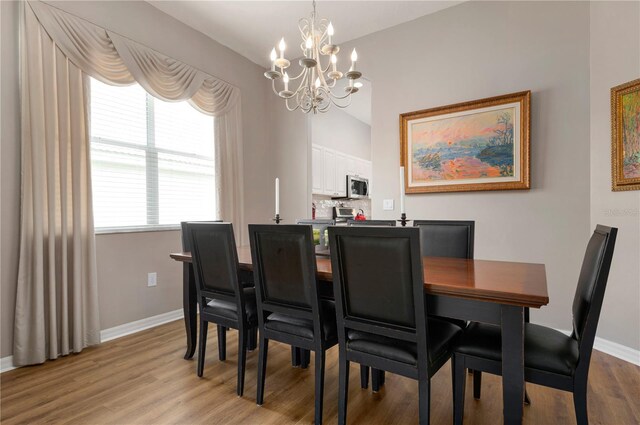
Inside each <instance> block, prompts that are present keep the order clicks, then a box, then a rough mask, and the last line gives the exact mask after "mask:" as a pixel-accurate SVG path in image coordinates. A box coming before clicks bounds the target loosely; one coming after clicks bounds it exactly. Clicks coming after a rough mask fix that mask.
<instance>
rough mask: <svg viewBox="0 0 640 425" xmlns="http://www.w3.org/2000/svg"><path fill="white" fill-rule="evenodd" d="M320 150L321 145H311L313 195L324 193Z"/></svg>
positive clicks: (322, 164)
mask: <svg viewBox="0 0 640 425" xmlns="http://www.w3.org/2000/svg"><path fill="white" fill-rule="evenodd" d="M322 151H323V149H322V147H321V146H316V145H313V146H312V147H311V193H313V194H314V195H324V162H323V158H322Z"/></svg>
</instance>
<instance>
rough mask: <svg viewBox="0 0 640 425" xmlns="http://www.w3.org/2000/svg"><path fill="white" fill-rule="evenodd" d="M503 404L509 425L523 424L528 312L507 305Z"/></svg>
mask: <svg viewBox="0 0 640 425" xmlns="http://www.w3.org/2000/svg"><path fill="white" fill-rule="evenodd" d="M501 316H502V317H501V318H502V402H503V415H504V423H505V425H510V424H522V413H523V412H522V410H523V409H522V404H523V401H524V309H523V308H522V307H517V306H510V305H503V306H502V307H501Z"/></svg>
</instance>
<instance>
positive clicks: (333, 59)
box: [331, 55, 338, 72]
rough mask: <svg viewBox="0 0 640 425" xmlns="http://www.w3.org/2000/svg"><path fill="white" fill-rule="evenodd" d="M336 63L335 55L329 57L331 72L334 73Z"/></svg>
mask: <svg viewBox="0 0 640 425" xmlns="http://www.w3.org/2000/svg"><path fill="white" fill-rule="evenodd" d="M337 62H338V57H337V56H336V55H331V69H332V70H333V72H336V64H337Z"/></svg>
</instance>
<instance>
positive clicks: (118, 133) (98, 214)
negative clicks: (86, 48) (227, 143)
mask: <svg viewBox="0 0 640 425" xmlns="http://www.w3.org/2000/svg"><path fill="white" fill-rule="evenodd" d="M213 125H214V124H213V118H212V117H210V116H207V115H204V114H202V113H200V112H198V111H197V110H195V109H194V108H192V107H191V106H190V105H188V104H187V103H186V102H178V103H169V102H163V101H161V100H158V99H156V98H154V97H153V96H151V95H150V94H148V93H147V92H146V91H145V90H144V89H143V88H142V87H140V86H139V85H138V84H134V85H132V86H127V87H116V86H110V85H107V84H104V83H102V82H99V81H97V80H94V79H92V80H91V167H92V170H91V172H92V182H93V212H94V222H95V227H96V229H97V230H98V231H101V230H102V231H109V230H120V229H121V230H126V229H131V228H151V227H154V226H155V227H164V226H166V225H174V224H178V223H180V221H185V220H213V219H215V218H216V217H215V211H216V205H215V191H216V189H215V188H216V181H215V165H214V152H215V150H214V144H213V143H214V129H213Z"/></svg>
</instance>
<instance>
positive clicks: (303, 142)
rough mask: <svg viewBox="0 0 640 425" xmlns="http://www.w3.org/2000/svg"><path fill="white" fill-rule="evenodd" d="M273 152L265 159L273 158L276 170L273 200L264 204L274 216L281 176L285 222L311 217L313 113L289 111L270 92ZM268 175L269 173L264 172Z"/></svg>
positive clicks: (271, 181)
mask: <svg viewBox="0 0 640 425" xmlns="http://www.w3.org/2000/svg"><path fill="white" fill-rule="evenodd" d="M269 102H271V106H270V108H269V123H270V128H269V130H270V133H269V135H270V152H269V154H268V155H265V156H264V157H263V158H262V161H263V163H265V164H266V163H269V162H272V163H273V165H274V166H275V173H274V175H272V176H271V178H270V179H269V180H268V185H269V191H268V195H269V201H268V202H267V203H265V204H263V205H261V206H260V208H261V209H263V210H264V209H265V208H266V210H265V212H266V213H267V215H269V216H270V218H273V215H274V212H275V195H274V178H275V177H278V178H280V215H281V216H282V218H283V220H284V222H285V223H288V224H290V223H295V221H296V219H298V218H309V217H311V157H310V155H311V150H310V148H309V146H310V143H311V134H310V133H311V132H310V124H309V122H308V120H310V119H311V118H310V117H309V115H306V114H303V113H302V112H300V111H295V112H289V111H288V110H287V108H286V107H285V105H284V102H283V101H282V99H280V98H279V97H276V95H275V94H273V93H272V92H269ZM263 175H264V176H265V177H266V173H264V172H263Z"/></svg>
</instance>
